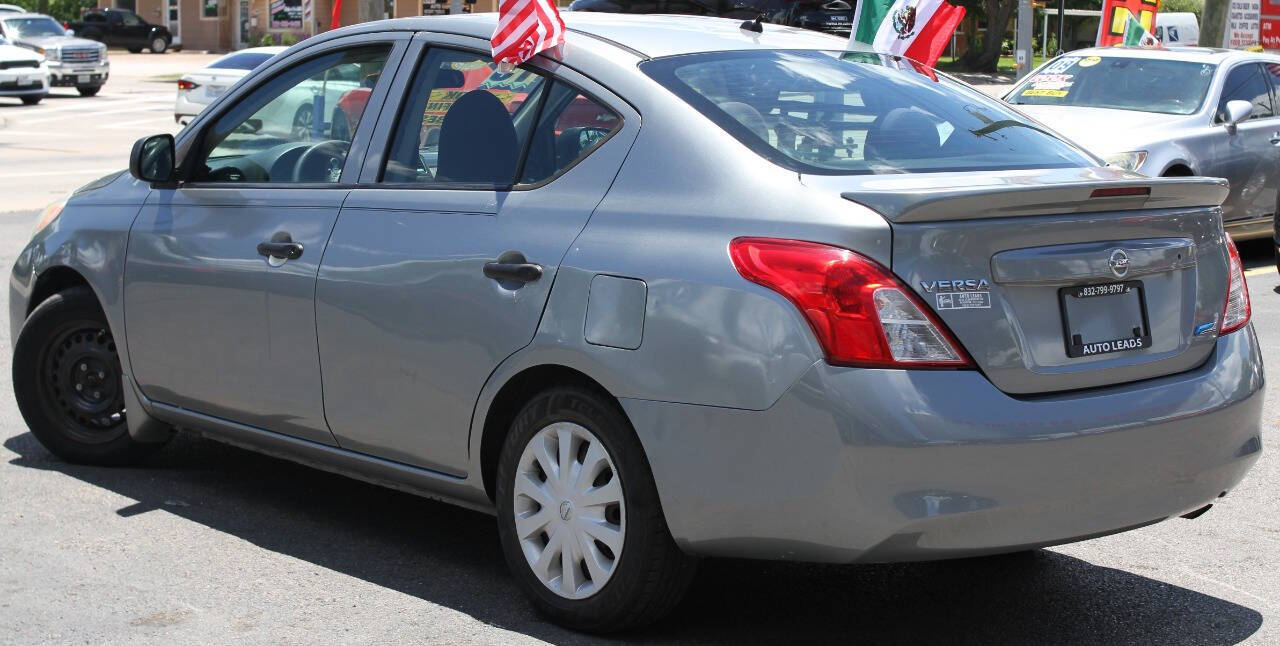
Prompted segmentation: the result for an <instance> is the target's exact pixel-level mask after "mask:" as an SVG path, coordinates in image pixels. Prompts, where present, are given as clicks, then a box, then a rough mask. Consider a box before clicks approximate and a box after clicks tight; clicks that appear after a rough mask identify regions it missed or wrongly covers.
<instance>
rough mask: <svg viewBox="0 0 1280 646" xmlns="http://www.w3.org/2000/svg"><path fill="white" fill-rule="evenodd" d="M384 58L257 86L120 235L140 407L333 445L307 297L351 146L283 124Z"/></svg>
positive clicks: (333, 60)
mask: <svg viewBox="0 0 1280 646" xmlns="http://www.w3.org/2000/svg"><path fill="white" fill-rule="evenodd" d="M390 52H391V45H390V44H373V45H365V46H362V47H358V48H349V49H334V50H331V51H328V52H327V53H324V54H321V55H319V56H316V57H313V58H311V59H309V60H306V61H304V62H301V63H299V64H297V65H295V66H294V67H292V68H290V69H288V70H286V71H284V72H283V73H281V74H279V75H278V76H276V77H274V78H272V79H271V80H269V81H267V82H265V83H263V84H262V85H259V86H258V87H257V88H255V89H254V90H253V91H252V92H251V93H249V94H248V95H246V96H244V97H243V98H242V99H240V100H238V101H237V103H236V104H235V105H234V106H231V108H230V109H228V110H226V111H225V112H223V113H222V114H221V115H220V116H218V117H217V118H216V119H214V120H212V122H211V123H209V125H208V126H207V128H206V130H205V131H204V132H202V133H200V135H198V136H199V137H200V139H199V140H197V143H195V144H194V145H193V146H192V147H191V149H190V151H189V152H188V153H187V154H188V157H191V160H190V161H191V163H185V164H184V165H183V168H184V170H183V173H184V175H185V176H186V177H188V178H189V179H188V180H187V181H186V182H184V183H183V184H182V185H181V186H179V187H178V188H174V189H157V190H154V191H152V193H151V195H150V196H149V198H148V200H147V202H146V204H145V206H144V207H143V209H142V211H141V212H140V213H139V215H138V218H137V220H136V221H135V223H134V226H133V229H132V230H131V231H130V236H129V251H128V257H127V260H126V265H125V288H124V298H125V309H126V310H127V311H128V313H129V314H128V321H127V323H126V324H127V326H128V331H129V334H128V338H129V347H128V350H129V357H130V360H131V363H132V367H133V371H134V378H135V380H136V382H137V384H138V385H139V387H140V388H141V389H142V392H143V393H144V394H145V395H146V396H147V397H148V398H149V399H152V400H154V401H157V402H160V403H164V404H170V405H173V406H180V407H182V408H185V409H188V410H192V411H196V412H199V413H204V414H207V415H212V416H214V417H218V418H222V419H227V420H231V421H235V422H239V423H242V424H247V425H250V426H254V427H258V428H262V429H266V430H270V431H276V432H280V433H285V434H289V435H294V436H297V437H301V438H305V439H308V440H312V441H316V442H323V443H326V444H333V436H332V435H331V434H330V433H329V430H328V427H327V425H326V424H325V420H324V406H323V403H322V402H321V384H320V366H319V361H318V356H317V349H316V336H315V330H316V326H315V306H314V302H313V296H314V292H315V280H316V271H317V268H318V267H319V265H320V259H321V257H322V256H323V255H324V250H325V244H326V243H327V242H328V239H329V234H330V232H331V231H332V230H333V224H334V221H335V219H336V218H337V216H338V209H339V207H340V206H341V204H342V200H343V199H344V198H345V197H346V195H347V193H348V188H347V186H346V185H345V184H344V183H343V173H344V172H345V169H346V167H347V152H348V149H349V147H350V144H349V142H346V141H339V140H335V139H330V138H325V139H323V140H321V141H318V142H317V141H315V140H314V139H312V137H311V134H312V133H311V132H310V131H308V130H299V129H297V128H295V127H294V123H293V117H294V115H295V114H297V113H298V112H299V111H300V110H303V109H304V108H305V106H307V105H309V103H310V102H311V101H314V100H316V99H315V97H316V96H323V94H322V93H318V92H317V91H316V84H317V83H318V82H322V81H319V80H318V79H324V78H325V77H326V76H327V75H328V74H330V73H333V72H334V71H341V72H342V73H344V74H357V73H359V74H365V75H377V74H380V73H381V71H382V69H383V67H384V66H385V64H386V62H387V58H388V55H389V54H390ZM353 159H355V157H353ZM356 165H357V164H353V169H352V171H351V172H352V173H355V172H358V168H354V166H356ZM352 178H354V174H353V175H352Z"/></svg>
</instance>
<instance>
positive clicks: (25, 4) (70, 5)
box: [5, 0, 98, 22]
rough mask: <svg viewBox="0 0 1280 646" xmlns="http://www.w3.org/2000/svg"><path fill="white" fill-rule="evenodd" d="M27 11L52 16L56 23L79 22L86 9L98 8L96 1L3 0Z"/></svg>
mask: <svg viewBox="0 0 1280 646" xmlns="http://www.w3.org/2000/svg"><path fill="white" fill-rule="evenodd" d="M5 2H8V3H11V4H16V5H18V6H19V7H22V8H23V9H26V10H27V11H33V12H35V13H43V14H48V15H50V16H53V18H54V19H55V20H57V21H58V22H67V21H71V20H79V19H80V15H81V14H83V13H84V12H85V10H86V9H92V8H93V7H96V6H98V3H97V2H96V0H5Z"/></svg>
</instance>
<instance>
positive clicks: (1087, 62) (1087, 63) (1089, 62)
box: [1080, 56, 1102, 67]
mask: <svg viewBox="0 0 1280 646" xmlns="http://www.w3.org/2000/svg"><path fill="white" fill-rule="evenodd" d="M1101 62H1102V57H1101V56H1090V57H1088V58H1086V59H1084V60H1082V61H1080V67H1093V66H1094V65H1097V64H1098V63H1101Z"/></svg>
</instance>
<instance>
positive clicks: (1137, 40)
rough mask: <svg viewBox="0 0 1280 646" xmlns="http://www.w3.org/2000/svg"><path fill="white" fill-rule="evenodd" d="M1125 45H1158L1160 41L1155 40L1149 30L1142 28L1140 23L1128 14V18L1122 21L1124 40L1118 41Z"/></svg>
mask: <svg viewBox="0 0 1280 646" xmlns="http://www.w3.org/2000/svg"><path fill="white" fill-rule="evenodd" d="M1120 44H1121V45H1124V46H1125V47H1159V46H1160V41H1158V40H1156V37H1155V36H1152V35H1151V32H1149V31H1147V30H1146V29H1143V28H1142V23H1140V22H1138V21H1137V19H1135V18H1134V17H1133V14H1129V19H1128V20H1127V21H1125V23H1124V40H1122V41H1120Z"/></svg>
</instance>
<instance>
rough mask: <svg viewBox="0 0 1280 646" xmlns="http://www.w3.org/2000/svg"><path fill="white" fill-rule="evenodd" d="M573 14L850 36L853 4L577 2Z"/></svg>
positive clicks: (788, 0)
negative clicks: (679, 17) (690, 18)
mask: <svg viewBox="0 0 1280 646" xmlns="http://www.w3.org/2000/svg"><path fill="white" fill-rule="evenodd" d="M569 8H570V9H571V10H573V11H600V12H607V13H631V14H686V15H694V16H719V17H722V18H737V19H739V20H750V19H754V18H756V17H760V18H761V19H762V20H763V21H765V22H771V23H774V24H778V25H791V26H793V27H802V28H805V29H813V30H815V31H824V32H827V33H829V34H834V35H837V36H842V37H844V38H848V37H849V32H850V30H851V29H852V25H853V5H852V4H851V3H849V2H846V1H845V0H657V1H656V2H655V1H653V0H573V2H572V3H571V4H570V5H569Z"/></svg>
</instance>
